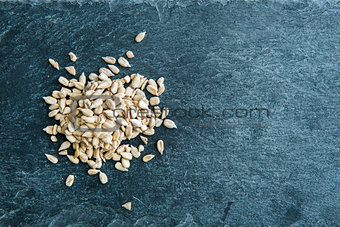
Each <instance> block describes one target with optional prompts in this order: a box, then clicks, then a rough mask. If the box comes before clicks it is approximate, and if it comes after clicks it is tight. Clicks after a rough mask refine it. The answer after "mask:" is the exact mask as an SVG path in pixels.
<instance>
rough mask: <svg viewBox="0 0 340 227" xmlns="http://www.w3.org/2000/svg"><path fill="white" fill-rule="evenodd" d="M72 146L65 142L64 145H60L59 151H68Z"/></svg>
mask: <svg viewBox="0 0 340 227" xmlns="http://www.w3.org/2000/svg"><path fill="white" fill-rule="evenodd" d="M70 146H71V143H70V142H69V141H65V142H63V143H62V144H61V145H60V147H59V149H58V151H61V150H66V149H68V148H69V147H70Z"/></svg>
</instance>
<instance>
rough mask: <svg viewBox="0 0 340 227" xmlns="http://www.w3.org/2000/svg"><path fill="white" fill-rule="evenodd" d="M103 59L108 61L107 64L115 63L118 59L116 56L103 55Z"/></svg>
mask: <svg viewBox="0 0 340 227" xmlns="http://www.w3.org/2000/svg"><path fill="white" fill-rule="evenodd" d="M102 59H103V60H104V61H105V62H106V63H107V64H112V65H113V64H115V63H116V59H115V58H114V57H109V56H106V57H102Z"/></svg>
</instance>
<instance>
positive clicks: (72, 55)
mask: <svg viewBox="0 0 340 227" xmlns="http://www.w3.org/2000/svg"><path fill="white" fill-rule="evenodd" d="M68 55H69V56H70V60H71V61H73V62H75V61H77V59H78V58H77V56H76V55H75V54H74V53H73V52H70V53H68Z"/></svg>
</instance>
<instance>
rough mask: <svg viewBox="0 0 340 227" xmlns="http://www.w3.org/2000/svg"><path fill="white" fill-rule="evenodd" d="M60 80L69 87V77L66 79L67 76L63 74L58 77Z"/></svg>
mask: <svg viewBox="0 0 340 227" xmlns="http://www.w3.org/2000/svg"><path fill="white" fill-rule="evenodd" d="M58 81H59V83H61V84H62V85H64V86H65V87H68V85H69V83H70V82H69V80H68V79H66V78H65V77H63V76H61V77H59V78H58Z"/></svg>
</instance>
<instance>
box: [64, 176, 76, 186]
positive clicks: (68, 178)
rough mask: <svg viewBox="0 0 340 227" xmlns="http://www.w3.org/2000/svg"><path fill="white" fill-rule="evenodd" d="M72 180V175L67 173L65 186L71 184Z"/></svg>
mask: <svg viewBox="0 0 340 227" xmlns="http://www.w3.org/2000/svg"><path fill="white" fill-rule="evenodd" d="M73 182H74V175H72V174H70V175H68V177H67V178H66V182H65V184H66V186H68V187H71V186H72V185H73Z"/></svg>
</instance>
